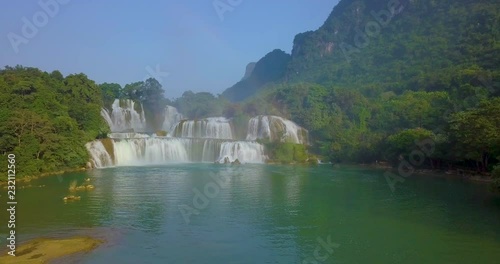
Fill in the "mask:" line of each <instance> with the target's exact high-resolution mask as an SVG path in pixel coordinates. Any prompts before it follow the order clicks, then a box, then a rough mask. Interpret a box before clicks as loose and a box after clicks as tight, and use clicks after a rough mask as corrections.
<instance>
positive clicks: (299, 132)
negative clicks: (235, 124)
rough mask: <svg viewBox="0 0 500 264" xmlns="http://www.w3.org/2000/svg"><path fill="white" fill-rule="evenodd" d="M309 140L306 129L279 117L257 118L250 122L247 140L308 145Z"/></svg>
mask: <svg viewBox="0 0 500 264" xmlns="http://www.w3.org/2000/svg"><path fill="white" fill-rule="evenodd" d="M307 138H308V132H307V130H306V129H304V128H302V127H300V126H299V125H297V124H295V123H294V122H292V121H290V120H288V119H285V118H282V117H279V116H256V117H253V118H251V119H250V121H249V122H248V130H247V140H256V139H269V140H271V141H281V142H290V143H295V144H307V143H308V140H307Z"/></svg>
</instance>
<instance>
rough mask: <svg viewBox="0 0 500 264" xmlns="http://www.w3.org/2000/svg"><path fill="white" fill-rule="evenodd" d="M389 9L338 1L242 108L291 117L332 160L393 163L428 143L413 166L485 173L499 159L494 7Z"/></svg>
mask: <svg viewBox="0 0 500 264" xmlns="http://www.w3.org/2000/svg"><path fill="white" fill-rule="evenodd" d="M394 3H396V4H395V5H394V6H388V1H382V0H375V1H351V0H342V1H340V3H339V4H338V5H337V6H336V7H335V9H334V10H333V12H332V14H331V15H330V17H329V18H328V19H327V21H326V22H325V24H324V25H323V26H322V27H320V28H319V29H318V30H316V31H309V32H305V33H301V34H298V35H297V36H296V37H295V40H294V46H293V50H292V54H291V60H290V61H289V63H288V65H287V66H286V67H287V71H286V74H285V75H284V76H283V77H280V78H274V79H272V80H269V81H268V82H267V83H264V84H260V86H259V89H253V90H252V91H258V92H257V93H250V94H244V95H245V96H246V97H245V99H246V100H245V101H244V103H243V104H242V105H243V106H242V108H246V109H249V110H255V111H254V112H252V113H253V114H261V113H262V112H266V111H267V112H269V111H275V112H280V113H281V115H282V116H284V117H287V118H290V119H292V120H294V121H295V122H297V123H298V124H300V125H302V126H304V127H305V128H307V129H309V131H310V133H311V138H312V139H313V142H312V143H313V146H312V151H314V152H316V153H319V154H321V155H323V156H324V157H326V158H328V159H329V160H331V161H334V162H358V163H359V162H362V163H369V162H376V161H389V162H392V163H393V164H398V163H400V162H401V161H403V160H407V161H408V160H410V159H414V158H415V157H413V156H414V154H415V153H417V152H416V151H422V149H421V147H420V146H419V144H418V143H419V142H431V143H429V144H432V148H431V150H432V151H424V152H420V153H424V154H425V156H424V157H423V162H420V161H419V162H417V163H418V164H419V166H429V167H434V168H443V169H448V168H456V167H460V168H464V169H471V170H477V171H479V172H485V171H491V170H492V169H493V166H494V164H495V163H498V161H499V158H498V157H499V156H500V141H499V137H500V133H499V131H500V122H499V118H500V99H499V98H498V96H499V94H500V93H499V89H498V86H499V81H498V80H499V78H500V68H499V65H500V42H499V37H500V27H498V25H499V21H500V12H499V6H498V3H496V1H493V0H488V1H481V2H473V1H465V0H462V1H451V0H446V1H431V0H418V1H399V2H398V1H395V2H394ZM390 12H392V13H393V16H392V17H390V18H389V17H384V16H383V14H390ZM375 24H377V25H378V28H379V29H380V30H376V29H377V25H375ZM368 25H369V26H368ZM374 25H375V26H374ZM276 67H277V69H281V68H282V65H276ZM224 94H225V93H223V95H224ZM228 98H229V99H234V98H231V97H228ZM252 105H258V106H259V107H258V108H257V109H251V108H252V107H251V106H252ZM427 140H429V141H427ZM412 153H413V154H412ZM412 155H413V156H412Z"/></svg>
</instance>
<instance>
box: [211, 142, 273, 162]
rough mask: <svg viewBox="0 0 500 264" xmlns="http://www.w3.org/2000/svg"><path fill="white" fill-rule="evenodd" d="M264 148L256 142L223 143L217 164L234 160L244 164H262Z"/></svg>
mask: <svg viewBox="0 0 500 264" xmlns="http://www.w3.org/2000/svg"><path fill="white" fill-rule="evenodd" d="M263 153H264V146H262V145H261V144H259V143H257V142H248V141H236V142H223V143H222V145H221V150H220V155H219V159H218V162H219V163H224V162H225V161H226V158H227V161H229V162H234V161H235V160H236V159H237V160H239V161H240V162H245V163H264V162H265V160H266V156H265V155H264V154H263Z"/></svg>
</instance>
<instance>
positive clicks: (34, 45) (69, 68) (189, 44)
mask: <svg viewBox="0 0 500 264" xmlns="http://www.w3.org/2000/svg"><path fill="white" fill-rule="evenodd" d="M54 1H56V0H29V1H28V0H23V1H2V9H1V10H0V25H1V26H0V36H1V41H0V66H1V67H3V66H5V65H11V66H14V65H17V64H21V65H24V66H34V67H38V68H40V69H42V70H44V71H52V70H55V69H58V70H60V71H61V72H62V73H63V74H64V75H67V74H70V73H79V72H83V73H85V74H87V75H88V76H89V78H91V79H93V80H95V81H96V82H98V83H103V82H117V83H119V84H121V85H124V84H126V83H130V82H134V81H139V80H143V79H145V78H146V77H148V75H156V76H153V77H157V79H159V80H160V81H161V83H162V85H163V87H164V89H165V90H166V95H167V97H169V98H171V97H178V96H180V95H181V94H182V92H184V91H186V90H192V91H209V92H212V93H214V94H218V93H221V92H222V91H223V90H224V89H226V88H228V87H230V86H231V85H233V84H234V83H236V82H237V81H239V80H240V79H241V77H242V76H243V74H244V71H245V67H246V65H247V64H248V63H249V62H252V61H257V60H258V59H260V58H261V57H263V56H264V55H265V54H266V53H268V52H270V51H272V50H273V49H276V48H279V49H282V50H285V51H286V52H290V51H291V49H292V42H293V38H294V36H295V35H296V34H297V33H300V32H304V31H307V30H315V29H317V28H318V27H319V26H321V25H322V24H323V22H324V21H325V20H326V18H327V17H328V15H329V14H330V12H331V11H332V9H333V7H334V6H335V5H336V4H337V2H338V1H337V0H315V1H311V0H274V1H265V0H252V1H250V0H216V1H214V0H178V1H172V0H163V1H161V0H145V1H124V0H86V1H77V0H57V1H59V4H58V5H57V6H54V5H49V6H51V7H52V8H49V9H47V10H48V11H44V10H45V9H44V8H43V7H42V6H41V5H40V3H39V2H47V3H52V4H53V3H55V2H54ZM63 2H67V3H65V4H63ZM214 2H218V3H223V4H224V3H236V4H235V6H234V7H231V8H232V11H227V12H224V13H223V14H222V18H223V19H222V20H221V16H219V15H218V13H217V11H216V9H215V8H214ZM238 3H239V4H238ZM23 17H24V18H25V19H24V20H23ZM26 21H28V22H26ZM31 23H33V24H31ZM28 24H29V25H28ZM26 25H28V26H26ZM30 25H31V27H30ZM23 27H24V28H23ZM23 29H24V30H23ZM32 29H35V32H33V30H32ZM9 33H11V34H10V35H9ZM11 40H12V41H14V43H16V44H15V45H14V46H15V47H17V51H18V52H17V53H16V52H15V48H13V45H11ZM155 72H157V73H155ZM166 73H168V74H166ZM167 75H168V76H167Z"/></svg>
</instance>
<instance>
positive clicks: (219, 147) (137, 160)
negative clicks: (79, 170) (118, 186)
mask: <svg viewBox="0 0 500 264" xmlns="http://www.w3.org/2000/svg"><path fill="white" fill-rule="evenodd" d="M104 140H106V141H107V142H109V144H110V145H111V149H110V150H106V148H105V147H104V144H103V143H102V141H104ZM104 140H96V141H93V142H90V143H88V144H87V145H86V147H87V149H88V151H89V152H90V156H91V158H92V163H93V164H94V167H96V168H103V167H109V166H133V165H153V164H167V163H179V162H217V161H222V162H223V161H224V160H225V158H226V157H227V158H228V160H229V161H231V162H233V161H235V160H236V159H238V160H239V161H240V162H241V163H263V162H265V159H266V156H265V155H264V147H263V146H262V145H261V144H259V143H257V142H252V141H234V142H232V141H225V140H220V139H201V138H156V137H144V138H124V139H123V138H122V139H117V138H115V139H104ZM109 152H112V153H113V154H112V155H111V154H109ZM112 156H113V157H114V158H112Z"/></svg>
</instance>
